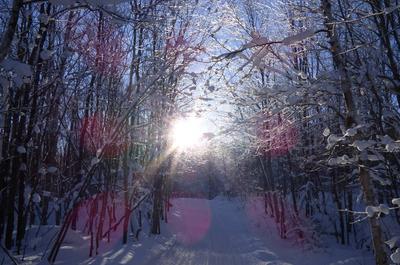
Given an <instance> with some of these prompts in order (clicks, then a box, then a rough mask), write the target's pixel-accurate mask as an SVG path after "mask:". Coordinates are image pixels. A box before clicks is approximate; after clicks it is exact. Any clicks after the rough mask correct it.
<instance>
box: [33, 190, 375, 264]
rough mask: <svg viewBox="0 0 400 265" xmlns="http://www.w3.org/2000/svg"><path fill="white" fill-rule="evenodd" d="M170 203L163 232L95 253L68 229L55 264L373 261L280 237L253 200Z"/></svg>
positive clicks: (357, 253)
mask: <svg viewBox="0 0 400 265" xmlns="http://www.w3.org/2000/svg"><path fill="white" fill-rule="evenodd" d="M172 204H173V207H172V208H171V211H170V212H169V215H168V216H169V220H168V224H164V225H163V227H162V231H163V232H162V235H160V236H152V237H146V236H144V235H143V236H142V238H141V239H140V240H139V241H138V242H130V243H128V244H127V245H126V246H122V245H121V243H120V240H118V241H119V242H114V244H109V245H106V247H105V249H103V250H101V252H100V254H99V255H98V256H96V257H93V258H88V243H89V242H88V239H87V238H85V237H81V236H80V235H79V233H77V232H72V231H70V232H69V235H68V238H67V240H66V242H65V244H64V245H63V247H62V249H61V251H60V254H59V257H58V261H57V262H56V264H59V265H67V264H68V265H70V264H88V265H89V264H90V265H112V264H135V265H156V264H160V265H200V264H207V265H239V264H245V265H248V264H255V265H267V264H268V265H290V264H296V265H311V264H316V265H324V264H331V265H334V264H348V265H350V264H354V265H356V264H357V265H362V264H364V265H366V264H368V265H369V264H373V260H372V255H371V253H369V252H363V251H360V250H354V249H350V248H347V247H342V246H338V245H336V244H334V243H326V244H325V245H326V247H324V248H317V247H315V248H313V249H309V248H307V250H306V249H304V248H302V247H300V246H297V245H294V244H293V243H292V242H290V241H288V240H282V239H280V238H279V236H278V233H277V231H276V229H275V224H274V223H273V221H272V220H270V219H269V218H268V217H266V216H265V214H264V213H263V209H262V204H261V203H257V200H251V201H250V202H249V203H246V204H243V203H242V202H240V201H239V200H236V199H234V200H228V199H226V198H222V197H217V198H215V199H214V200H206V199H189V198H179V199H174V200H173V201H172ZM35 263H36V262H35V261H33V262H27V263H26V264H35ZM42 264H45V262H42Z"/></svg>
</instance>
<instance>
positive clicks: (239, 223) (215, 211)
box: [136, 200, 284, 265]
mask: <svg viewBox="0 0 400 265" xmlns="http://www.w3.org/2000/svg"><path fill="white" fill-rule="evenodd" d="M199 206H200V207H201V208H202V210H201V211H202V212H207V211H204V208H205V207H208V206H209V208H210V217H211V222H210V226H209V229H208V231H207V232H206V233H205V234H204V235H203V236H204V237H203V238H201V239H198V242H193V240H195V239H197V238H199V237H200V236H201V235H197V234H196V233H194V234H193V235H190V234H189V232H188V234H189V235H187V234H186V235H182V236H181V237H180V236H179V234H178V236H177V238H176V241H175V242H174V243H172V244H171V245H170V246H169V247H168V248H166V249H165V250H164V251H162V252H161V253H159V254H158V255H155V256H154V257H150V258H149V259H145V260H144V261H143V263H136V264H142V265H151V264H160V265H173V264H176V265H191V264H193V265H194V264H196V265H197V264H207V265H217V264H218V265H221V264H231V265H239V264H260V263H262V262H272V261H277V257H276V256H275V255H274V253H272V252H270V251H269V250H268V249H267V247H266V245H265V244H264V243H263V242H262V240H261V239H260V238H258V237H257V235H256V234H255V231H251V229H250V227H249V222H248V220H247V219H246V218H245V216H246V215H244V214H242V213H243V209H240V208H238V206H237V205H235V204H233V203H226V202H224V201H215V202H212V203H208V201H204V203H197V207H199ZM182 208H183V210H182ZM191 210H192V208H190V200H189V201H186V200H184V201H176V202H175V207H174V210H173V211H174V212H175V214H177V213H178V214H179V215H178V218H182V219H185V214H187V215H189V217H187V220H183V221H182V222H179V221H180V220H176V219H178V218H176V219H174V220H172V221H171V222H177V225H178V226H179V225H182V227H185V226H189V227H186V228H188V229H195V226H196V225H200V226H201V225H203V223H201V222H197V223H196V220H194V219H192V218H191V217H190V211H191ZM193 210H194V209H193ZM182 211H185V212H182ZM172 214H174V213H172ZM206 219H207V218H206ZM187 221H190V222H191V223H190V224H187V223H186V222H187ZM203 221H204V222H207V220H203ZM184 230H185V231H184V232H186V231H187V230H186V229H184ZM179 232H180V231H178V233H179ZM193 238H194V239H193ZM188 241H189V243H185V242H188ZM267 264H284V263H280V262H275V263H274V262H272V263H267Z"/></svg>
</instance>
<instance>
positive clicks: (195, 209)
mask: <svg viewBox="0 0 400 265" xmlns="http://www.w3.org/2000/svg"><path fill="white" fill-rule="evenodd" d="M172 205H173V207H172V209H171V210H172V211H171V212H169V215H168V218H169V219H168V226H167V228H168V230H169V231H170V232H171V233H172V234H175V235H176V236H177V240H178V242H180V243H182V244H184V245H193V244H196V243H198V242H200V241H201V240H202V239H203V238H204V237H205V235H206V234H207V232H208V230H209V228H210V225H211V210H210V206H209V204H208V202H207V201H206V200H197V199H193V200H180V199H175V200H173V201H172Z"/></svg>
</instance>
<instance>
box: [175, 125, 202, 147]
mask: <svg viewBox="0 0 400 265" xmlns="http://www.w3.org/2000/svg"><path fill="white" fill-rule="evenodd" d="M203 133H204V127H203V124H202V120H201V119H200V118H197V117H188V118H182V119H178V120H176V121H175V122H174V123H173V125H172V129H171V132H170V137H171V141H172V145H173V148H174V149H179V150H185V149H188V148H193V147H198V146H199V145H200V144H201V142H202V136H203Z"/></svg>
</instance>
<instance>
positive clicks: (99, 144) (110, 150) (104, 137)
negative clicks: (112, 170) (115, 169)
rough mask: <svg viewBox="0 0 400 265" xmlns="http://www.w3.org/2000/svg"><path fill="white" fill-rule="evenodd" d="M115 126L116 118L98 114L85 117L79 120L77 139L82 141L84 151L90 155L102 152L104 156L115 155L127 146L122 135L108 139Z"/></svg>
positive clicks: (110, 156)
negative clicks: (79, 126)
mask: <svg viewBox="0 0 400 265" xmlns="http://www.w3.org/2000/svg"><path fill="white" fill-rule="evenodd" d="M116 126H117V121H116V120H110V119H105V118H104V117H102V115H100V114H95V115H93V116H90V117H86V118H84V119H83V120H82V122H81V128H80V130H79V138H80V139H79V141H82V143H83V147H84V148H85V151H87V152H88V153H89V154H90V155H92V156H98V155H99V152H102V155H103V157H105V158H113V157H116V156H118V155H120V154H121V153H123V152H124V151H125V150H126V147H127V142H126V141H125V140H124V138H123V137H116V139H114V140H113V141H110V140H111V138H112V135H113V132H114V129H115V127H116Z"/></svg>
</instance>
